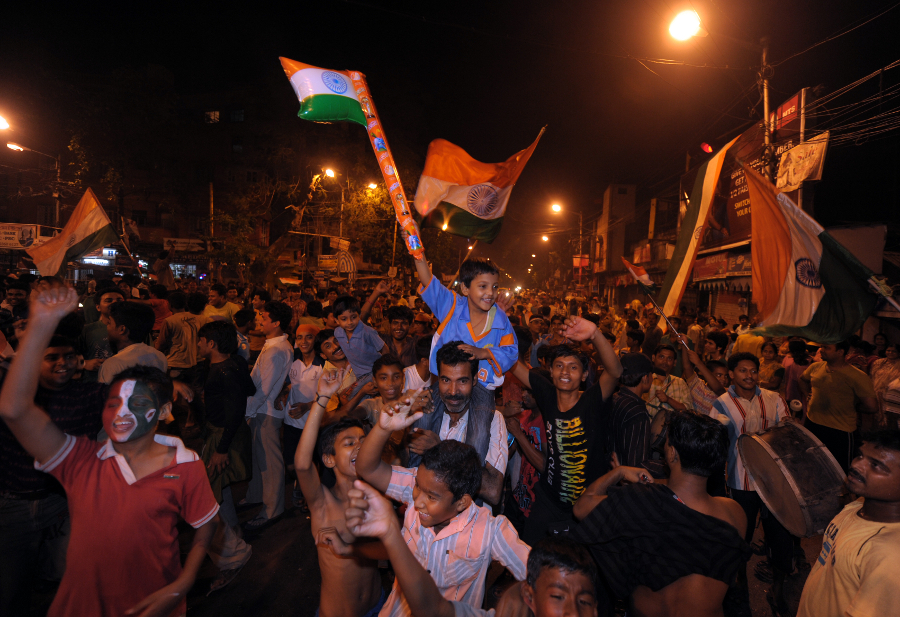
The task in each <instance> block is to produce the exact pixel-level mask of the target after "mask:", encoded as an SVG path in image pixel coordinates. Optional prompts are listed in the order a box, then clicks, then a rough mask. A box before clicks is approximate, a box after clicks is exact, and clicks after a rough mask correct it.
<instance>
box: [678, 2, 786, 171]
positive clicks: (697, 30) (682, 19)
mask: <svg viewBox="0 0 900 617" xmlns="http://www.w3.org/2000/svg"><path fill="white" fill-rule="evenodd" d="M669 34H671V35H672V38H674V39H676V40H679V41H687V40H688V39H691V38H692V37H695V36H707V35H708V34H709V32H708V31H707V30H705V29H704V28H703V26H702V24H701V21H700V16H699V15H698V14H697V13H696V12H695V11H682V12H681V13H679V14H678V15H676V16H675V19H673V20H672V23H671V24H670V25H669ZM716 36H720V37H722V38H726V39H728V40H730V41H734V42H736V43H738V44H739V45H741V46H743V47H746V48H748V49H751V50H752V51H757V52H758V51H762V58H761V60H760V65H759V71H757V75H758V76H759V80H760V82H762V87H763V131H764V132H763V134H764V136H765V155H764V159H765V162H766V165H765V169H766V177H767V178H768V179H769V181H770V182H771V181H772V180H773V178H774V177H775V170H774V166H773V163H774V158H773V157H772V123H771V121H770V120H769V77H770V75H771V72H772V67H771V66H769V64H768V61H767V57H768V54H769V40H768V39H767V38H763V39H761V40H760V42H759V44H755V43H750V42H748V41H742V40H741V39H736V38H733V37H730V36H726V35H724V34H719V33H717V34H716Z"/></svg>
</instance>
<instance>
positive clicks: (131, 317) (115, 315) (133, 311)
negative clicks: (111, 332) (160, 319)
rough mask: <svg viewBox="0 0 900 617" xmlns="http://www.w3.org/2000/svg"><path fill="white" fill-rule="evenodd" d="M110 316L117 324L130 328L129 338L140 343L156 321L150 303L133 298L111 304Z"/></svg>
mask: <svg viewBox="0 0 900 617" xmlns="http://www.w3.org/2000/svg"><path fill="white" fill-rule="evenodd" d="M109 316H110V318H111V319H112V320H113V321H115V322H116V325H117V326H125V327H126V328H127V329H128V340H129V341H131V342H132V343H140V342H141V341H143V340H144V339H146V338H147V335H149V334H150V330H152V329H153V322H155V321H156V315H155V314H154V313H153V309H152V308H150V305H149V304H144V303H142V302H134V301H131V300H126V301H125V302H116V303H115V304H113V305H112V306H110V307H109Z"/></svg>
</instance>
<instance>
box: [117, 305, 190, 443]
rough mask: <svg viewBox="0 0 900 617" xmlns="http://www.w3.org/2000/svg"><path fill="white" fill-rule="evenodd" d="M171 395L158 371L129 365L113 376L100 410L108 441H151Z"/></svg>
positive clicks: (169, 406)
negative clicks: (144, 439) (148, 438)
mask: <svg viewBox="0 0 900 617" xmlns="http://www.w3.org/2000/svg"><path fill="white" fill-rule="evenodd" d="M147 308H149V307H147ZM172 393H173V388H172V380H171V379H169V377H168V376H167V375H166V374H165V373H163V372H162V371H161V370H159V369H158V368H154V367H150V366H133V367H131V368H128V369H125V370H124V371H122V372H121V373H119V374H118V375H116V376H115V377H114V378H113V381H112V384H111V385H110V387H109V394H108V395H107V397H106V404H105V405H104V407H103V428H104V430H105V431H106V434H107V435H108V436H109V438H110V440H111V441H112V442H113V443H114V444H116V443H125V442H129V441H137V440H138V439H142V438H145V437H147V436H148V435H149V436H150V438H151V439H152V435H153V433H155V432H156V425H157V423H158V422H159V420H160V418H165V417H167V416H168V415H169V413H170V412H171V410H172Z"/></svg>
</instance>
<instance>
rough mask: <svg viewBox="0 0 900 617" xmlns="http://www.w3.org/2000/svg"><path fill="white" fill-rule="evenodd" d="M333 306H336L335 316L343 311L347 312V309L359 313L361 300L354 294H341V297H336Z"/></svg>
mask: <svg viewBox="0 0 900 617" xmlns="http://www.w3.org/2000/svg"><path fill="white" fill-rule="evenodd" d="M331 306H333V307H334V316H335V318H337V316H338V315H340V314H341V313H346V312H347V311H354V312H356V313H359V300H357V299H356V298H354V297H353V296H341V297H339V298H335V300H334V302H332V303H331Z"/></svg>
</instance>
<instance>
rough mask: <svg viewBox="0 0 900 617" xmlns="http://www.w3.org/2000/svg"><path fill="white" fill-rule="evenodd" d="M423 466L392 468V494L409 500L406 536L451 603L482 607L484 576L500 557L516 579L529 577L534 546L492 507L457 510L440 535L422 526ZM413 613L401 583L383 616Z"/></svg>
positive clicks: (388, 494) (407, 541) (390, 494)
mask: <svg viewBox="0 0 900 617" xmlns="http://www.w3.org/2000/svg"><path fill="white" fill-rule="evenodd" d="M417 471H418V469H407V468H406V467H393V470H392V472H391V482H390V485H389V486H388V489H387V492H386V494H387V496H388V497H390V498H392V499H396V500H397V501H402V502H403V503H405V504H407V506H408V507H407V509H406V515H405V517H404V519H403V529H402V534H403V539H404V540H406V545H407V546H408V547H409V550H411V551H412V552H413V554H414V555H415V556H416V559H417V560H418V561H419V563H420V564H422V567H423V568H425V569H426V570H428V572H429V574H431V577H432V578H433V579H434V582H435V583H436V584H437V586H438V589H439V590H440V592H441V595H442V596H444V597H445V598H446V599H447V600H450V601H452V602H462V603H465V604H468V605H469V606H474V607H481V603H482V601H483V600H484V579H485V576H486V575H487V570H488V567H489V566H490V565H491V561H492V560H497V561H499V562H500V563H501V564H503V565H504V566H506V567H507V568H509V571H510V572H511V573H512V575H513V576H515V577H516V580H519V581H522V580H525V569H526V564H527V562H528V553H529V552H531V548H530V547H529V546H528V545H527V544H525V543H524V542H522V541H521V540H520V539H519V534H517V533H516V530H515V529H514V528H513V526H512V524H511V523H510V522H509V520H507V518H506V517H505V516H497V517H494V516H493V515H492V514H491V510H490V508H485V507H483V506H476V505H475V504H474V503H473V504H472V505H470V506H469V507H468V508H466V509H465V510H463V511H462V512H460V513H459V514H457V515H456V516H455V517H454V518H453V519H451V520H450V522H449V523H448V524H447V526H446V527H444V528H443V529H441V531H440V532H439V533H438V534H437V535H435V533H434V529H433V528H432V527H423V526H422V524H421V523H420V522H419V513H418V511H417V510H416V507H415V503H414V499H413V488H414V487H415V484H416V472H417ZM407 615H411V612H410V609H409V605H408V604H407V602H406V598H405V597H404V596H403V592H402V591H401V590H400V586H399V585H398V584H397V581H394V588H393V589H392V590H391V595H390V596H388V599H387V601H386V602H385V604H384V607H383V608H382V609H381V612H380V613H379V617H400V616H404V617H405V616H407Z"/></svg>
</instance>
